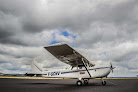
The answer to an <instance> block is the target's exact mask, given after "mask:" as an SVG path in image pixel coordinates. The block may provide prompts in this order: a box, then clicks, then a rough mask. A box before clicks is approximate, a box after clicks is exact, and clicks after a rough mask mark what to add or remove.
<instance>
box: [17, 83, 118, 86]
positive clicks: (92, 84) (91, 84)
mask: <svg viewBox="0 0 138 92" xmlns="http://www.w3.org/2000/svg"><path fill="white" fill-rule="evenodd" d="M20 84H25V85H60V86H77V85H76V84H74V83H72V84H68V83H67V84H65V83H63V84H62V83H20ZM82 86H116V85H114V84H111V83H107V85H102V84H101V83H89V84H88V85H84V84H83V85H82Z"/></svg>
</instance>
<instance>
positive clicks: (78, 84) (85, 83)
mask: <svg viewBox="0 0 138 92" xmlns="http://www.w3.org/2000/svg"><path fill="white" fill-rule="evenodd" d="M83 83H84V85H88V83H89V82H88V80H83ZM76 84H77V86H81V85H82V81H81V80H78V81H77V82H76Z"/></svg>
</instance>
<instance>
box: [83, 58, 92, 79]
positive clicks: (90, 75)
mask: <svg viewBox="0 0 138 92" xmlns="http://www.w3.org/2000/svg"><path fill="white" fill-rule="evenodd" d="M81 59H82V63H83V65H84V67H85V69H86V71H87V72H88V74H89V76H90V77H91V74H90V72H89V70H88V69H87V67H86V65H85V62H84V59H83V58H81Z"/></svg>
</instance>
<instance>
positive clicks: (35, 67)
mask: <svg viewBox="0 0 138 92" xmlns="http://www.w3.org/2000/svg"><path fill="white" fill-rule="evenodd" d="M31 69H32V73H42V72H43V71H44V69H43V68H42V67H41V66H40V65H38V63H37V62H36V61H35V59H34V60H33V61H32V62H31Z"/></svg>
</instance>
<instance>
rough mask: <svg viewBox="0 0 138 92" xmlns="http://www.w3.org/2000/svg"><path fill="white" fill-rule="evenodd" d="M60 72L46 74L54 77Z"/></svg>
mask: <svg viewBox="0 0 138 92" xmlns="http://www.w3.org/2000/svg"><path fill="white" fill-rule="evenodd" d="M59 74H60V72H49V73H48V76H56V75H59Z"/></svg>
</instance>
